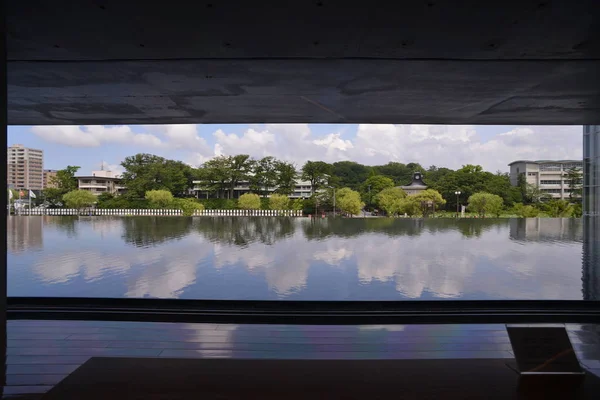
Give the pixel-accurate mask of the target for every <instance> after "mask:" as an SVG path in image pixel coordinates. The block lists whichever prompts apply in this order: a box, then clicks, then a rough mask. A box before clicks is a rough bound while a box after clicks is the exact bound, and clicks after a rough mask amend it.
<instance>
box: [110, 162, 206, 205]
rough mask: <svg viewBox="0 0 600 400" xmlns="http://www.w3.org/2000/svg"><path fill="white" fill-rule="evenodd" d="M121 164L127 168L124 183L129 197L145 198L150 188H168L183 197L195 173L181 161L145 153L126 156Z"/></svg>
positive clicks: (172, 192)
mask: <svg viewBox="0 0 600 400" xmlns="http://www.w3.org/2000/svg"><path fill="white" fill-rule="evenodd" d="M121 165H122V166H123V168H125V172H124V173H123V174H122V183H123V185H124V186H125V187H126V188H127V193H126V196H127V197H129V198H138V199H139V198H143V197H144V196H145V194H146V192H148V191H150V190H168V191H169V192H171V194H172V195H173V196H177V197H183V196H185V195H186V192H187V190H188V189H189V188H190V187H191V181H192V178H193V175H194V172H193V171H192V168H191V167H190V166H189V165H187V164H184V163H183V162H181V161H175V160H167V159H165V158H163V157H159V156H155V155H152V154H145V153H140V154H136V155H134V156H130V157H126V158H125V160H124V161H123V162H122V163H121Z"/></svg>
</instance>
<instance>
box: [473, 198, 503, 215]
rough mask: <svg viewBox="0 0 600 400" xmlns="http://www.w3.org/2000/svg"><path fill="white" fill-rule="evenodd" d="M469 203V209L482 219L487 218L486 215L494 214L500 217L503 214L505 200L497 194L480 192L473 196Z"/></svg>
mask: <svg viewBox="0 0 600 400" xmlns="http://www.w3.org/2000/svg"><path fill="white" fill-rule="evenodd" d="M468 203H469V205H468V207H469V209H470V210H471V211H474V212H476V213H477V214H479V216H481V217H485V215H486V214H493V215H495V216H496V217H499V216H500V213H501V212H502V206H503V204H504V200H502V197H500V196H498V195H495V194H491V193H486V192H479V193H475V194H473V195H471V196H470V197H469V200H468Z"/></svg>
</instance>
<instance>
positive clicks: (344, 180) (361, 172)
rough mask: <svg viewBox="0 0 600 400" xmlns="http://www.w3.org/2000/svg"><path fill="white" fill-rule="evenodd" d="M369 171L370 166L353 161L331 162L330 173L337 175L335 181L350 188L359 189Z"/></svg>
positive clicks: (371, 170)
mask: <svg viewBox="0 0 600 400" xmlns="http://www.w3.org/2000/svg"><path fill="white" fill-rule="evenodd" d="M371 172H373V168H372V167H367V166H365V165H362V164H359V163H357V162H353V161H338V162H335V163H333V164H332V175H333V176H335V177H337V179H338V182H337V183H338V184H339V185H340V186H342V187H349V188H350V189H352V190H360V188H361V185H362V184H363V183H364V182H365V181H366V180H367V178H368V177H369V176H370V175H369V174H370V173H371Z"/></svg>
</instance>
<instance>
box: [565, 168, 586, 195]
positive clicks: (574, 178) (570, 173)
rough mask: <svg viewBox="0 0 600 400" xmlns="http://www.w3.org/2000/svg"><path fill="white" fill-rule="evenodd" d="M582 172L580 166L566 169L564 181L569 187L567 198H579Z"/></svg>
mask: <svg viewBox="0 0 600 400" xmlns="http://www.w3.org/2000/svg"><path fill="white" fill-rule="evenodd" d="M582 176H583V172H582V171H581V168H577V167H573V168H570V169H569V170H567V176H566V183H567V186H568V188H569V200H570V201H571V202H573V201H574V200H575V199H581V193H582V190H581V184H582V183H583V182H582Z"/></svg>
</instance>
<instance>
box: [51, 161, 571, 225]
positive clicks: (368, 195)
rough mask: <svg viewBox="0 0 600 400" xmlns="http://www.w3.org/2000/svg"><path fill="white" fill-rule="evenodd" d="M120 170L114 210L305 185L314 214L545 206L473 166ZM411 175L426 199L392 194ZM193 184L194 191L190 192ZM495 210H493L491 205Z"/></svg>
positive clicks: (139, 164) (70, 180)
mask: <svg viewBox="0 0 600 400" xmlns="http://www.w3.org/2000/svg"><path fill="white" fill-rule="evenodd" d="M121 165H122V167H123V169H124V172H123V174H122V185H124V186H125V187H126V189H127V191H126V194H125V195H124V196H121V197H122V198H121V199H118V200H116V199H112V196H108V195H107V196H104V197H103V198H102V197H101V200H102V201H106V202H108V200H110V201H111V202H112V203H111V204H112V205H113V206H114V207H118V208H127V207H129V206H130V207H133V208H141V207H136V205H139V204H141V202H143V201H144V200H145V199H146V194H147V193H148V192H149V191H156V190H166V191H168V192H169V193H171V195H172V196H173V197H174V198H186V197H192V196H193V192H192V191H191V189H193V188H194V187H195V186H199V187H200V188H201V189H202V190H204V191H206V192H208V193H212V196H210V197H216V198H218V199H233V197H234V189H235V188H236V187H237V186H238V185H239V184H240V183H241V182H248V185H249V188H248V189H249V191H250V192H252V193H254V194H257V195H258V196H259V197H261V198H265V197H266V196H267V194H270V193H276V194H281V195H290V194H291V193H293V191H294V188H295V186H296V184H297V182H299V181H300V180H303V181H308V182H310V185H311V188H312V195H313V196H312V197H311V199H308V200H307V202H306V203H307V204H309V205H310V203H311V202H312V205H313V207H314V208H318V207H319V206H321V207H326V206H329V208H331V207H332V199H331V197H333V190H334V188H335V190H337V192H336V198H337V201H338V207H339V208H340V209H342V207H341V205H342V204H344V201H347V198H346V199H344V197H345V196H344V194H349V193H352V195H351V196H352V197H351V198H354V197H355V194H354V193H358V197H359V198H358V201H357V202H354V203H357V204H354V205H353V207H350V208H352V209H355V208H356V207H354V206H356V205H360V204H362V203H364V207H366V208H367V209H374V208H376V207H379V208H381V209H383V210H385V211H386V212H387V213H388V214H391V215H397V214H404V213H407V214H411V213H414V212H415V210H417V209H420V210H421V213H422V214H426V213H428V212H430V211H428V210H433V209H434V208H435V210H440V209H444V208H445V209H447V210H456V209H457V205H458V204H468V203H470V202H469V199H470V198H471V196H473V195H475V194H478V193H486V194H490V195H495V196H497V197H499V198H500V199H501V200H502V207H504V208H512V207H513V206H514V205H515V204H523V205H524V206H527V205H532V206H533V205H536V204H541V203H542V202H545V200H547V199H546V197H547V194H545V193H544V192H542V191H541V190H540V189H539V188H537V187H535V186H533V185H529V184H527V182H526V179H525V176H524V175H520V176H519V183H518V185H517V186H512V185H511V182H510V177H509V174H507V173H502V172H499V171H498V172H496V173H491V172H488V171H484V170H483V168H482V167H481V166H479V165H465V166H463V167H462V168H459V169H457V170H452V169H449V168H444V167H437V166H430V167H429V168H427V169H425V168H424V167H422V166H421V165H420V164H418V163H409V164H402V163H398V162H390V163H387V164H384V165H379V166H366V165H362V164H359V163H356V162H351V161H341V162H335V163H332V164H329V163H325V162H323V161H307V162H306V163H305V164H304V165H303V166H302V167H301V168H300V169H299V170H297V168H296V166H295V165H294V164H292V163H289V162H285V161H282V160H278V159H276V158H274V157H263V158H261V159H254V158H252V157H250V156H248V155H245V154H240V155H235V156H219V157H215V158H213V159H211V160H209V161H207V162H205V163H204V164H203V165H201V166H199V167H198V168H194V167H192V166H190V165H188V164H185V163H183V162H181V161H176V160H169V159H165V158H163V157H159V156H156V155H152V154H144V153H141V154H136V155H133V156H130V157H127V158H125V160H123V162H122V163H121ZM78 170H79V167H77V166H67V167H66V168H65V169H63V170H60V171H58V173H57V175H56V177H55V178H54V180H53V182H52V183H53V186H54V187H52V188H48V189H45V190H44V192H43V196H42V198H41V199H40V200H42V201H45V202H46V203H47V204H49V205H50V206H52V207H58V206H62V205H64V203H63V196H64V195H65V194H67V193H69V192H71V191H73V190H76V189H77V179H76V178H75V174H76V173H77V171H78ZM415 172H421V173H422V175H423V179H424V181H425V183H426V184H427V185H428V187H429V189H428V191H426V192H425V193H423V194H421V195H419V196H416V197H415V196H408V197H407V196H402V195H399V194H398V193H400V192H399V191H400V190H401V189H399V188H398V186H402V185H407V184H409V183H410V182H411V180H412V176H413V174H414V173H415ZM194 181H196V182H197V183H196V184H194ZM567 182H568V186H569V189H570V195H571V197H572V198H571V201H570V203H577V201H578V199H579V198H580V191H581V189H580V188H581V171H579V170H572V171H569V173H568V175H567ZM341 188H347V189H348V191H352V192H348V191H341V192H340V191H339V190H338V189H341ZM388 189H389V190H388ZM384 190H385V192H384ZM456 191H460V195H459V196H457V195H456V194H455V193H456ZM475 199H477V197H476V198H475ZM485 201H486V202H488V201H489V199H488V200H485ZM494 202H496V203H497V200H494ZM496 203H494V204H496ZM486 204H487V203H486ZM471 207H474V206H471ZM305 208H306V207H305ZM353 214H354V213H353Z"/></svg>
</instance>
